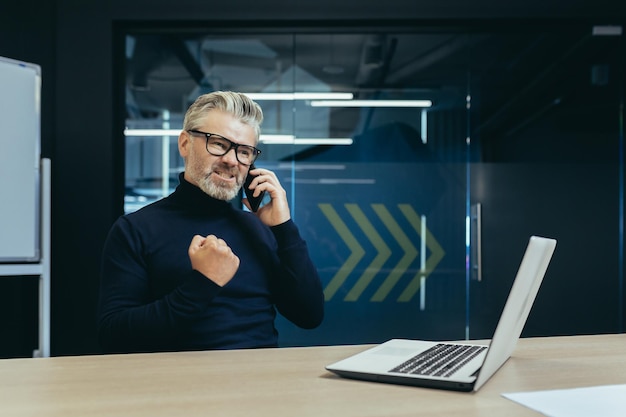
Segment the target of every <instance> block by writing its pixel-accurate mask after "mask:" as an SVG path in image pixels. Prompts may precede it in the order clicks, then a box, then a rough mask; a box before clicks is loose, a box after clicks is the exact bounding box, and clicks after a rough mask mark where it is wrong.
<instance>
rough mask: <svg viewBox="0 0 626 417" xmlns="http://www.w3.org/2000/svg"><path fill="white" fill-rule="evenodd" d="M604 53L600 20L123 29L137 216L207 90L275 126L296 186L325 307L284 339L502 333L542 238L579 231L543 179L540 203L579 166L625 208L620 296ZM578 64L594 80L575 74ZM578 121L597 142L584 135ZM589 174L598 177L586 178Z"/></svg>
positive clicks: (609, 68) (612, 232) (613, 44)
mask: <svg viewBox="0 0 626 417" xmlns="http://www.w3.org/2000/svg"><path fill="white" fill-rule="evenodd" d="M242 33H243V34H242ZM584 39H586V41H585V40H584ZM601 41H603V42H604V41H606V43H607V44H609V46H610V48H612V49H609V52H603V54H602V55H600V56H594V54H593V51H595V50H596V49H595V46H593V45H594V44H595V43H600V40H599V39H598V38H594V37H593V34H592V32H591V28H590V27H587V32H584V31H583V32H581V31H579V30H578V29H577V30H571V31H568V32H567V35H566V36H562V35H552V34H550V33H549V32H545V31H542V30H538V31H536V32H533V33H528V31H527V29H525V31H524V32H515V31H512V32H510V31H507V32H504V33H502V32H501V31H493V32H491V31H486V32H485V31H482V32H477V31H473V30H458V29H456V30H451V29H447V28H437V29H436V30H433V28H429V29H428V30H424V29H420V28H419V27H407V28H401V29H399V28H394V29H393V30H387V29H383V28H368V29H367V30H365V29H363V30H345V29H340V28H336V29H326V30H323V31H322V30H308V31H304V30H303V31H298V32H293V31H287V30H280V29H277V30H275V31H274V32H273V33H269V32H268V31H267V30H259V31H254V30H251V29H247V30H246V31H243V30H242V31H238V32H235V31H233V30H232V29H230V30H219V29H215V28H212V29H209V28H207V29H206V30H205V29H198V30H197V31H196V32H190V31H189V29H186V30H185V31H184V32H183V31H180V32H178V31H176V30H172V29H169V30H164V31H158V30H154V31H146V30H141V31H138V30H125V32H124V42H125V53H126V59H125V63H126V65H125V68H124V71H125V85H124V88H125V105H126V107H125V115H124V125H125V129H124V141H125V142H124V143H125V145H124V152H125V181H126V183H125V186H126V192H125V196H124V197H125V206H124V207H125V211H126V212H131V211H134V210H136V209H138V208H140V207H142V206H143V205H145V204H148V203H150V202H152V201H156V200H157V199H159V198H162V197H163V196H165V195H167V194H169V193H170V192H171V191H172V190H173V189H174V188H175V187H176V185H177V184H178V173H179V172H181V171H182V170H183V161H182V159H181V158H180V156H179V155H178V149H177V136H178V133H179V132H180V129H181V127H182V118H183V115H184V112H185V110H186V108H187V106H188V105H189V104H190V103H191V102H192V101H193V100H195V98H196V97H197V96H198V95H200V94H203V93H206V92H210V91H215V90H235V91H240V92H244V93H246V94H249V95H250V96H251V97H252V98H254V99H255V100H257V101H258V102H259V103H260V104H261V106H262V107H263V110H264V114H265V121H264V123H263V126H262V135H261V140H260V144H259V147H260V148H261V149H262V152H263V153H262V155H261V157H260V158H259V160H258V161H257V166H261V167H266V168H269V169H271V170H274V171H275V172H276V173H277V175H278V176H279V179H280V180H281V182H282V184H283V186H284V187H285V189H286V190H287V193H288V198H289V201H290V204H291V210H292V215H293V217H294V219H295V221H296V222H297V224H298V225H299V228H300V231H301V234H302V235H303V237H304V238H305V240H306V241H307V243H308V246H309V248H310V251H311V254H312V257H313V260H314V262H315V263H316V265H317V266H318V270H319V273H320V276H321V278H322V281H323V286H324V292H325V296H326V318H325V321H324V323H323V324H322V326H320V328H318V329H316V330H313V331H310V330H308V331H302V330H299V329H297V328H295V327H293V326H292V325H291V324H289V323H288V322H286V321H284V320H282V319H280V318H279V319H278V322H277V325H278V328H279V332H280V335H281V338H280V340H281V344H282V345H285V346H288V345H317V344H344V343H371V342H378V341H382V340H385V339H388V338H392V337H407V338H425V339H465V338H475V337H489V334H490V332H492V331H493V327H494V326H495V320H497V317H498V314H499V310H500V309H501V308H502V306H503V303H504V300H505V297H506V293H507V291H508V287H510V284H511V282H512V280H513V277H514V273H515V270H516V268H517V265H518V264H519V260H520V259H521V254H522V251H523V247H524V246H525V241H524V239H526V240H527V238H528V236H526V235H527V234H528V233H531V232H532V233H533V234H535V233H536V234H540V233H543V234H551V233H557V234H562V235H563V236H564V237H565V238H567V239H569V238H570V237H571V234H568V233H567V230H569V229H568V228H567V225H563V224H562V222H561V223H559V224H560V226H559V225H552V224H549V220H551V221H556V222H557V223H558V216H557V215H555V214H554V213H553V212H552V211H551V210H546V206H545V204H542V205H541V209H542V210H543V211H541V210H533V209H532V207H536V205H533V204H530V205H529V204H528V202H529V200H528V198H533V197H534V196H535V193H536V190H535V188H533V184H543V186H544V189H542V192H541V193H539V194H541V195H543V194H546V193H547V194H550V192H549V190H546V189H545V187H546V186H545V184H546V183H548V182H549V183H550V187H554V188H550V190H552V191H555V190H559V189H563V188H566V189H567V190H569V189H570V188H571V187H574V188H576V187H577V186H575V185H573V184H571V180H570V179H569V178H568V176H567V175H563V173H564V172H570V170H571V171H573V172H578V176H579V177H582V179H588V178H595V177H598V180H601V181H603V182H604V181H609V182H610V183H611V186H609V187H607V189H606V190H604V189H603V190H600V191H596V193H595V194H597V195H595V197H596V198H597V199H599V200H600V201H605V200H606V201H608V202H610V204H611V205H612V206H611V207H613V208H614V210H613V211H611V214H610V215H609V216H608V217H607V218H606V221H605V222H604V223H606V224H604V223H603V228H602V233H606V234H608V235H609V239H613V240H614V241H611V243H615V247H614V249H615V250H614V251H613V252H612V256H611V259H610V260H609V261H610V262H611V265H612V266H611V268H612V269H610V270H609V271H608V272H609V273H610V276H607V278H605V279H606V284H607V285H608V286H609V287H610V288H613V287H616V286H617V285H618V284H619V282H621V281H620V280H621V278H620V275H619V274H620V271H619V265H620V262H621V259H622V254H619V253H618V246H617V243H618V241H619V239H621V236H623V231H620V230H619V227H618V225H619V219H620V216H622V215H623V212H621V213H620V212H619V204H620V201H621V200H620V199H623V196H621V195H620V187H622V190H623V184H620V183H619V175H620V173H621V174H623V172H622V171H620V170H623V161H620V159H619V157H618V156H619V151H618V149H619V145H620V143H621V140H622V139H621V131H620V127H619V123H618V120H619V111H620V103H621V91H620V87H619V85H618V84H617V83H618V82H619V80H618V81H616V79H618V78H619V76H621V73H620V72H619V68H621V67H619V65H621V64H620V63H619V59H617V58H616V57H617V56H620V54H623V52H622V51H621V35H619V34H615V33H613V35H606V37H604V38H602V40H601ZM585 42H589V44H586V45H587V46H586V47H583V46H581V44H585ZM604 46H606V45H603V47H604ZM577 48H580V49H577ZM582 50H584V52H585V56H584V57H579V56H578V54H582V52H581V51H582ZM605 50H606V48H604V49H603V51H605ZM556 52H560V53H556ZM568 53H569V55H568ZM573 56H576V59H574V58H573ZM604 58H606V59H604ZM570 65H572V66H574V65H575V66H577V68H579V71H574V70H572V71H564V70H563V68H570ZM584 69H586V70H588V71H586V72H585V71H583V70H584ZM589 71H590V72H589ZM579 72H580V73H579ZM583 72H584V73H585V74H586V75H587V76H588V77H591V78H586V79H584V74H583ZM583 85H584V86H585V88H582V86H583ZM596 87H597V89H596ZM591 90H593V91H591ZM589 94H591V95H594V94H595V95H596V96H595V97H596V99H597V100H598V101H596V102H594V103H595V106H597V107H601V109H597V110H598V113H600V114H601V117H602V119H601V120H602V123H601V124H599V123H596V121H595V120H597V119H590V118H592V117H593V118H595V117H597V114H596V112H595V111H594V112H593V116H592V115H590V114H588V113H586V110H589V107H590V106H588V105H586V102H585V100H586V98H587V97H588V95H589ZM592 107H593V106H592ZM561 109H563V110H561ZM566 109H567V110H566ZM585 109H586V110H585ZM581 122H583V123H584V129H582V130H584V132H581V129H580V128H577V127H575V126H574V124H580V123H581ZM572 132H575V133H574V134H572ZM579 134H582V136H581V135H579ZM572 142H574V144H573V145H572ZM573 148H576V149H573ZM581 163H582V164H583V165H584V171H585V172H586V174H585V175H581V174H580V171H577V170H576V167H579V164H581ZM589 163H591V164H595V165H593V166H590V165H589ZM555 164H557V165H558V166H556V167H555ZM599 167H604V169H597V170H596V171H593V173H590V172H588V171H589V170H594V169H596V168H599ZM555 172H557V173H559V174H560V175H555ZM529 173H533V174H534V175H535V176H534V177H533V176H532V175H530V174H529ZM520 175H522V176H523V178H522V179H520V177H519V176H520ZM538 175H539V177H537V176H538ZM541 175H546V176H547V178H543V179H542V177H541ZM524 179H528V181H525V180H524ZM579 179H581V178H579ZM511 187H518V190H519V194H517V193H511V192H510V190H511ZM602 188H603V187H602ZM507 190H508V191H507ZM542 193H543V194H542ZM550 195H554V193H552V194H550ZM581 197H582V196H581V195H579V194H578V193H576V191H574V190H572V194H569V193H568V192H565V191H564V192H563V195H561V196H560V198H555V199H554V201H553V203H554V205H556V206H558V209H559V210H564V211H566V212H570V211H571V212H578V211H577V210H578V209H574V208H573V207H570V204H571V205H574V206H575V205H579V203H580V201H579V199H580V198H581ZM233 204H240V203H239V202H237V201H234V202H233ZM528 206H529V207H530V209H528ZM587 209H591V210H600V209H599V208H597V207H596V208H590V207H587ZM603 209H604V208H603ZM603 209H602V210H603ZM504 210H509V211H511V212H513V213H514V214H515V215H516V216H518V217H514V218H511V217H508V216H506V215H505V214H504V213H503V211H504ZM529 210H530V215H528V212H529ZM494 211H495V213H494ZM564 217H567V216H564ZM570 217H571V216H570ZM570 227H571V225H570ZM611 228H612V229H611ZM564 244H565V245H566V246H567V245H568V242H565V243H564ZM555 263H556V264H557V267H555V270H556V271H557V272H560V273H562V274H566V273H567V272H568V271H569V269H568V267H564V266H562V265H561V262H555ZM559 265H561V266H559ZM500 275H502V276H500ZM555 275H556V274H555ZM553 278H554V280H555V281H556V280H558V279H562V277H556V276H555V277H553ZM607 285H601V286H600V288H601V289H604V290H605V289H606V287H607ZM599 291H600V290H599ZM615 303H616V304H615V306H613V307H614V308H613V307H612V308H611V309H610V310H609V311H608V312H607V313H606V315H607V317H610V320H611V322H610V324H608V325H607V327H608V328H610V329H617V326H618V324H617V323H616V322H615V320H617V316H618V315H619V314H621V305H620V306H618V305H617V297H616V298H615ZM539 308H541V305H540V306H539ZM552 324H553V325H552V326H548V327H549V328H548V329H545V330H544V332H545V333H559V332H560V331H561V330H560V328H559V327H558V326H559V325H560V324H562V323H560V322H558V321H556V322H554V323H552ZM541 332H542V330H541V329H539V330H537V331H535V333H541Z"/></svg>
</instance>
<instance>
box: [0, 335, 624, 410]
mask: <svg viewBox="0 0 626 417" xmlns="http://www.w3.org/2000/svg"><path fill="white" fill-rule="evenodd" d="M363 349H365V346H331V347H308V348H282V349H263V350H237V351H213V352H179V353H157V354H133V355H109V356H75V357H52V358H32V359H30V358H29V359H6V360H0V415H2V416H7V417H9V416H10V417H20V416H37V417H44V416H63V417H70V416H81V417H83V416H90V417H94V416H115V417H121V416H150V417H154V416H185V417H192V416H245V417H250V416H272V417H280V416H289V417H294V416H342V417H348V416H359V417H362V416H415V415H418V414H419V415H428V416H454V415H463V416H478V415H480V416H498V417H501V416H511V417H514V416H537V415H538V414H537V413H535V412H534V411H532V410H530V409H527V408H525V407H523V406H521V405H519V404H516V403H514V402H512V401H510V400H507V399H505V398H503V397H502V396H501V395H500V394H501V393H503V392H515V391H531V390H540V389H554V388H571V387H584V386H592V385H605V384H624V383H626V334H619V335H599V336H572V337H550V338H535V339H522V340H520V342H519V344H518V347H517V350H516V351H515V353H514V356H513V357H512V358H511V359H509V361H508V362H507V363H505V364H504V366H503V367H502V369H500V371H499V372H498V373H496V375H494V376H493V377H492V379H491V380H490V381H488V382H487V384H486V385H485V386H484V387H483V388H482V389H481V390H480V391H479V392H478V393H460V392H451V391H440V390H433V389H424V388H415V387H406V386H399V385H386V384H381V383H373V382H361V381H354V380H348V379H343V378H339V377H337V376H335V375H333V374H331V373H329V372H327V371H326V370H325V369H324V366H325V365H327V364H329V363H331V362H334V361H336V360H338V359H341V358H344V357H345V356H347V355H350V354H352V353H355V352H357V351H360V350H363Z"/></svg>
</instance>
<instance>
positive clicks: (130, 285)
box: [98, 217, 220, 352]
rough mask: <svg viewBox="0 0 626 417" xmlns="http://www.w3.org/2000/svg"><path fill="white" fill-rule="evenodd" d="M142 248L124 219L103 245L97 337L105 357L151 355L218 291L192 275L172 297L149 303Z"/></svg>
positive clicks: (172, 337)
mask: <svg viewBox="0 0 626 417" xmlns="http://www.w3.org/2000/svg"><path fill="white" fill-rule="evenodd" d="M142 245H143V244H142V242H141V239H140V238H139V237H138V236H137V235H136V234H134V233H133V230H132V228H131V226H130V225H129V223H128V222H127V221H126V220H125V218H123V217H122V218H120V220H118V221H117V222H116V223H115V225H114V226H113V227H112V228H111V231H110V232H109V235H108V237H107V240H106V242H105V246H104V250H103V256H102V265H101V274H100V275H101V276H100V294H99V312H98V338H99V341H100V344H101V346H102V347H103V348H104V350H105V351H107V352H137V351H151V350H154V347H155V346H164V347H166V346H168V345H170V344H171V341H172V340H175V339H176V338H177V337H178V336H179V335H180V332H182V331H184V330H185V328H186V325H187V324H188V323H190V322H191V321H192V320H193V318H194V317H195V316H196V315H197V313H198V312H199V311H202V310H204V309H205V308H206V306H207V305H208V303H209V302H210V300H211V299H213V297H214V296H215V295H216V294H217V293H218V292H219V290H220V287H219V286H218V285H216V284H215V283H213V282H212V281H211V280H208V279H206V278H205V277H204V276H203V275H202V274H201V273H199V272H197V271H194V270H190V271H189V272H188V273H186V275H185V276H183V277H181V279H180V285H178V286H177V287H176V288H175V289H174V290H173V291H172V292H170V293H169V294H166V295H165V296H163V297H161V298H160V299H157V300H151V299H150V284H149V280H148V270H147V265H146V264H145V261H144V258H143V256H142Z"/></svg>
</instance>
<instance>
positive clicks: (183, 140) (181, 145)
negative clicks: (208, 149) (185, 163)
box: [178, 130, 191, 158]
mask: <svg viewBox="0 0 626 417" xmlns="http://www.w3.org/2000/svg"><path fill="white" fill-rule="evenodd" d="M190 146H191V137H190V135H189V132H187V131H184V130H183V131H182V132H180V134H179V135H178V153H180V156H182V157H183V158H186V157H187V155H189V147H190Z"/></svg>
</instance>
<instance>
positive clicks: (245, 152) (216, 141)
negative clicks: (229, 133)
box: [206, 135, 257, 165]
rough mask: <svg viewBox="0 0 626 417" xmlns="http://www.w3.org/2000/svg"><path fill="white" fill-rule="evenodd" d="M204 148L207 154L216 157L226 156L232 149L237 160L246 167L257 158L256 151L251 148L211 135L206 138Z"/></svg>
mask: <svg viewBox="0 0 626 417" xmlns="http://www.w3.org/2000/svg"><path fill="white" fill-rule="evenodd" d="M206 147H207V151H209V153H212V154H213V155H216V156H222V155H226V153H227V152H228V151H230V149H231V148H233V147H234V148H235V155H236V156H237V160H238V161H239V162H241V163H242V164H246V165H250V164H252V163H253V162H254V160H255V158H256V156H257V152H256V149H255V148H253V147H252V146H248V145H240V144H237V143H234V142H231V141H229V140H228V139H225V138H222V137H219V136H215V135H211V136H209V137H208V138H207V143H206Z"/></svg>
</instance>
